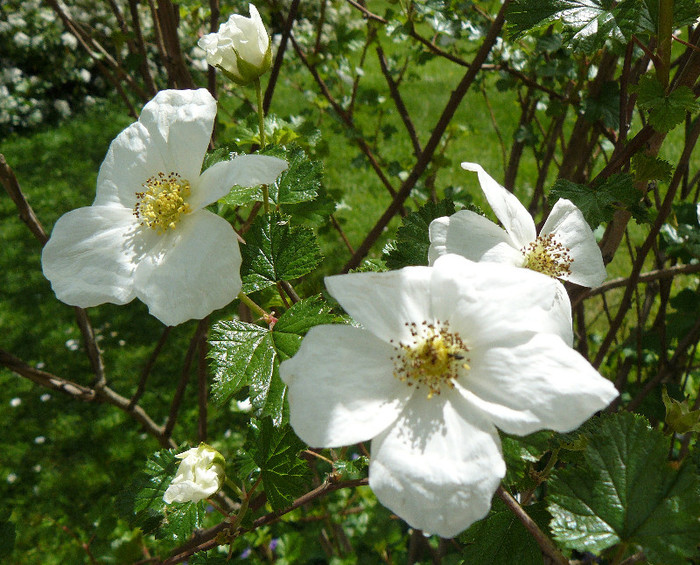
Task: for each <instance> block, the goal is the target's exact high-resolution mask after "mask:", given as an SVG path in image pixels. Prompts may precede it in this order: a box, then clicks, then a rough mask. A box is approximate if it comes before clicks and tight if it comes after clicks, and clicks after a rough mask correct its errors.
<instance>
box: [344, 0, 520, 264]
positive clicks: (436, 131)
mask: <svg viewBox="0 0 700 565" xmlns="http://www.w3.org/2000/svg"><path fill="white" fill-rule="evenodd" d="M510 2H511V0H504V2H503V4H502V5H501V9H500V11H499V12H498V16H497V17H496V19H495V20H494V22H493V25H492V26H491V28H490V29H489V31H488V33H487V34H486V37H485V38H484V42H483V43H482V44H481V47H480V48H479V51H478V53H477V54H476V56H475V57H474V60H473V62H472V64H471V66H470V67H469V70H468V71H467V72H466V74H465V75H464V77H463V78H462V80H461V81H460V82H459V84H458V85H457V87H456V88H455V90H453V91H452V94H451V95H450V98H449V100H448V101H447V104H446V105H445V108H444V110H443V112H442V114H441V115H440V118H439V120H438V122H437V124H436V125H435V127H434V128H433V133H432V134H431V136H430V139H429V140H428V143H427V144H426V145H425V147H424V148H423V151H422V152H421V156H420V158H419V159H418V160H417V161H416V164H415V165H414V166H413V169H412V170H411V172H410V173H409V175H408V177H407V178H406V180H405V181H404V182H403V184H402V185H401V188H400V189H399V191H398V193H397V195H396V197H395V198H394V199H393V200H392V202H391V204H390V205H389V207H388V208H387V209H386V210H385V212H384V213H383V214H382V216H381V217H380V218H379V220H377V223H376V224H375V225H374V227H373V228H372V229H371V230H370V232H369V233H368V234H367V236H366V237H365V239H364V241H363V242H362V243H361V244H360V247H358V248H357V250H356V251H355V253H354V255H353V256H352V258H351V259H350V261H348V262H347V263H346V264H345V266H344V267H343V272H345V273H346V272H348V271H349V270H350V269H354V268H355V267H357V266H358V265H359V264H360V263H361V262H362V259H364V257H365V255H367V253H368V252H369V250H370V248H371V247H372V246H373V245H374V243H375V242H376V241H377V239H378V238H379V236H380V235H381V234H382V233H383V231H384V228H385V227H386V226H387V225H388V224H389V222H390V221H391V219H392V218H393V217H394V216H395V215H396V213H397V212H398V211H399V210H400V209H401V208H402V206H403V203H404V202H405V201H406V199H407V198H408V197H409V196H410V194H411V191H412V190H413V188H414V187H415V185H416V182H417V181H418V179H419V178H420V177H421V175H422V174H423V173H424V172H425V170H426V168H427V167H428V165H429V164H430V162H431V160H432V157H433V154H434V153H435V150H436V149H437V147H438V145H439V143H440V140H441V139H442V136H443V134H444V133H445V130H446V129H447V126H448V125H449V124H450V122H451V121H452V118H453V117H454V114H455V112H456V111H457V108H458V107H459V105H460V103H461V101H462V99H463V98H464V96H465V95H466V93H467V91H468V90H469V88H470V87H471V85H472V84H473V82H474V79H475V78H476V76H477V74H478V72H479V69H480V68H481V65H482V64H483V63H484V61H485V60H486V57H487V56H488V54H489V53H490V51H491V48H492V47H493V45H494V44H495V42H496V39H497V38H498V37H499V35H500V32H501V29H502V27H503V22H504V20H505V13H506V10H507V9H508V6H509V5H510Z"/></svg>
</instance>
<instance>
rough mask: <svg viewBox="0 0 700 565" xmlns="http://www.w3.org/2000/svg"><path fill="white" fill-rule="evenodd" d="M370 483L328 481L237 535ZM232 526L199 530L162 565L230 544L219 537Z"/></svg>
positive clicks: (254, 522)
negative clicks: (329, 496)
mask: <svg viewBox="0 0 700 565" xmlns="http://www.w3.org/2000/svg"><path fill="white" fill-rule="evenodd" d="M368 483H369V481H368V479H354V480H350V481H341V482H338V481H335V480H331V479H326V480H325V481H324V482H323V484H321V485H320V486H319V487H317V488H315V489H313V490H312V491H309V492H307V493H306V494H304V495H302V496H300V497H299V498H297V499H296V500H295V501H294V502H293V503H292V504H291V505H290V506H288V507H287V508H284V509H282V510H277V511H275V512H270V513H269V514H265V515H264V516H261V517H260V518H258V519H257V520H254V521H253V523H252V524H251V526H250V528H245V529H242V530H240V531H239V532H237V533H241V534H242V533H246V532H252V531H253V530H256V529H258V528H260V527H261V526H266V525H267V524H271V523H273V522H276V521H277V520H279V519H280V518H281V517H282V516H284V515H285V514H289V513H290V512H292V511H293V510H296V509H297V508H299V507H301V506H304V505H305V504H309V503H310V502H313V501H314V500H316V499H317V498H320V497H322V496H324V495H326V494H330V493H331V492H334V491H336V490H340V489H343V488H355V487H359V486H365V485H367V484H368ZM229 526H230V523H229V522H227V521H224V522H221V523H220V524H217V525H216V526H214V527H212V528H209V529H208V530H199V531H195V532H194V534H193V537H192V539H190V540H189V541H188V542H187V543H186V544H185V545H183V546H181V547H179V548H178V549H176V550H175V551H174V552H173V555H172V556H171V557H169V558H168V559H166V560H165V561H163V562H161V564H160V565H174V564H175V563H182V562H183V561H185V560H186V559H187V558H188V557H189V556H190V555H193V554H195V553H198V552H200V551H207V550H209V549H212V548H214V547H217V546H219V545H221V544H222V543H228V542H227V541H222V542H219V541H218V540H217V536H218V535H219V534H220V533H223V532H225V530H226V529H227V528H228V527H229Z"/></svg>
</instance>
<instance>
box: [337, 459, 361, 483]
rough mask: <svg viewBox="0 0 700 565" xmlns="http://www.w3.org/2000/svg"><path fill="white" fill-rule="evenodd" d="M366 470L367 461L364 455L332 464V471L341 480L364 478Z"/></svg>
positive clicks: (339, 460)
mask: <svg viewBox="0 0 700 565" xmlns="http://www.w3.org/2000/svg"><path fill="white" fill-rule="evenodd" d="M368 469H369V459H368V458H367V457H365V456H364V455H361V456H359V457H357V459H350V460H344V459H338V460H336V461H334V462H333V471H334V472H335V473H336V474H337V475H339V478H340V479H343V480H350V479H361V478H363V477H366V476H367V470H368Z"/></svg>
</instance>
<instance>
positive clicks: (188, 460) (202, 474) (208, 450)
mask: <svg viewBox="0 0 700 565" xmlns="http://www.w3.org/2000/svg"><path fill="white" fill-rule="evenodd" d="M175 457H177V458H178V459H182V461H180V466H179V467H178V469H177V474H176V475H175V478H174V479H173V480H172V482H171V483H170V486H169V487H168V490H166V491H165V494H164V495H163V500H164V501H165V503H166V504H171V503H173V502H199V501H200V500H204V499H205V498H209V497H210V496H211V495H212V494H214V493H215V492H216V491H218V490H219V488H221V484H222V483H223V482H224V479H225V477H226V473H225V472H224V465H225V464H226V461H225V460H224V457H223V455H221V453H219V452H218V451H217V450H216V449H214V448H213V447H211V446H209V445H207V444H206V443H200V444H199V447H193V448H192V449H188V450H187V451H185V452H183V453H180V454H178V455H176V456H175Z"/></svg>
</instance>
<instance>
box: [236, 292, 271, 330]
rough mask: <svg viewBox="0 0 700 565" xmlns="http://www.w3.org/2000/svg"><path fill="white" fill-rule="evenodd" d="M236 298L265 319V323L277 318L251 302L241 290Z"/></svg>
mask: <svg viewBox="0 0 700 565" xmlns="http://www.w3.org/2000/svg"><path fill="white" fill-rule="evenodd" d="M238 300H240V301H241V302H243V304H245V305H246V306H247V307H248V308H250V309H251V310H252V311H253V312H255V313H256V314H258V315H259V316H261V317H262V319H263V320H265V322H266V323H268V324H269V323H272V322H276V321H277V320H276V319H275V317H274V316H273V315H272V314H269V313H267V312H266V311H265V310H263V309H262V308H261V307H260V306H258V305H257V304H256V303H255V302H253V301H252V300H251V299H250V298H248V296H247V295H246V294H243V293H242V292H239V293H238Z"/></svg>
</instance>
